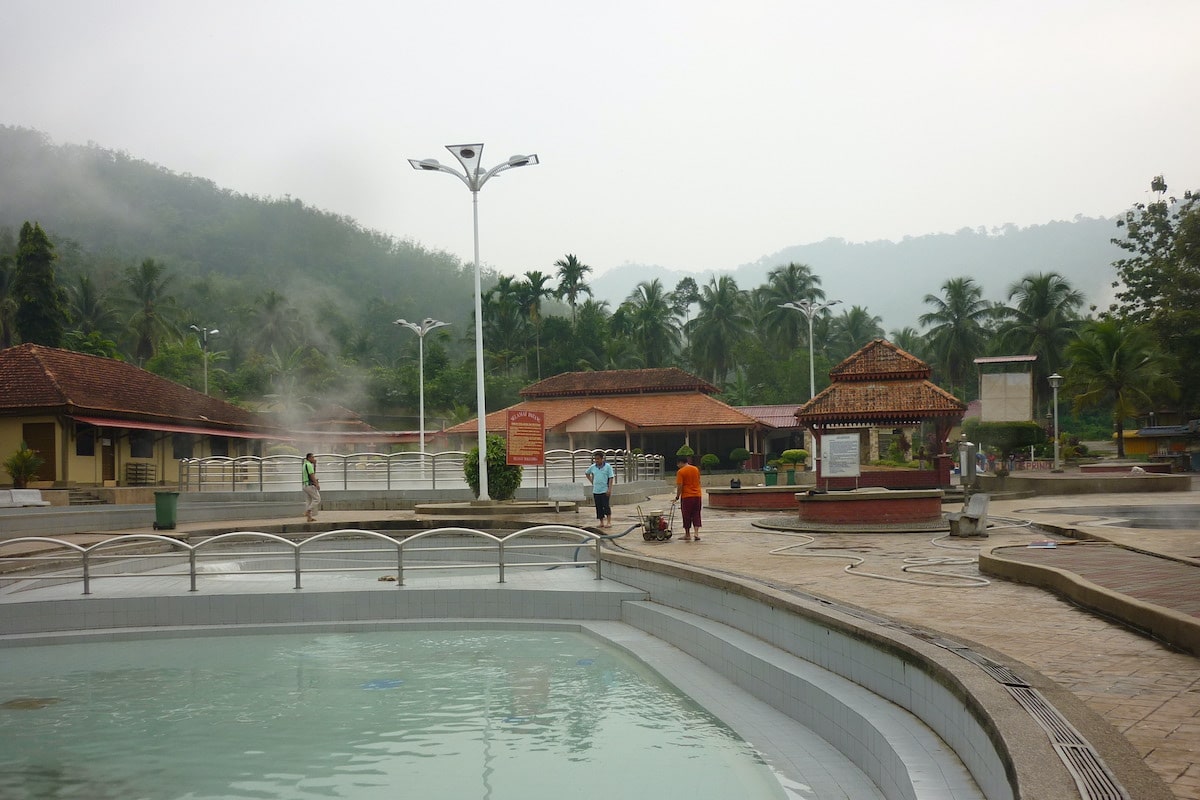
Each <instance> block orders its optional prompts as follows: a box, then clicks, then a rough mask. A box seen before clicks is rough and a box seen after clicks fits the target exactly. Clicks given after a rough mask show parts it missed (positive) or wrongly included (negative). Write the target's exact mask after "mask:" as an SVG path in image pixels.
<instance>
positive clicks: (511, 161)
mask: <svg viewBox="0 0 1200 800" xmlns="http://www.w3.org/2000/svg"><path fill="white" fill-rule="evenodd" d="M536 163H538V157H537V156H536V155H529V156H509V158H508V166H510V167H526V166H529V165H531V164H536Z"/></svg>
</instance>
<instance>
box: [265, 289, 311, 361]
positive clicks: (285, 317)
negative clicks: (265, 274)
mask: <svg viewBox="0 0 1200 800" xmlns="http://www.w3.org/2000/svg"><path fill="white" fill-rule="evenodd" d="M253 313H254V319H255V324H254V336H253V341H254V344H255V346H256V347H257V348H258V351H259V352H260V353H268V352H270V351H271V350H273V349H282V350H284V351H286V352H292V351H294V350H295V348H296V347H298V346H299V345H300V344H301V343H302V341H303V339H304V336H303V331H304V323H303V322H302V321H301V319H300V312H299V311H297V310H296V309H295V307H293V306H292V304H291V303H290V302H289V301H288V299H287V297H285V296H284V295H282V294H280V293H279V292H277V291H275V290H274V289H268V290H267V291H266V292H265V293H264V294H262V295H260V296H259V298H258V301H257V306H256V307H255V309H254V312H253Z"/></svg>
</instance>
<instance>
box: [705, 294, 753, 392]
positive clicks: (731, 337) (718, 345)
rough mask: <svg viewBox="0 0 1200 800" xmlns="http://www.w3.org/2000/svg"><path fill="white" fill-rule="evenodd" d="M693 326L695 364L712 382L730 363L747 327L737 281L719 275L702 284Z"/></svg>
mask: <svg viewBox="0 0 1200 800" xmlns="http://www.w3.org/2000/svg"><path fill="white" fill-rule="evenodd" d="M693 327H694V329H695V335H694V336H693V337H692V347H693V349H694V351H695V360H696V364H697V365H699V366H701V367H702V368H703V369H704V370H706V371H708V372H709V374H710V375H712V377H713V382H714V383H719V382H720V381H723V380H724V379H725V377H726V376H727V375H728V374H729V371H730V370H731V369H732V367H733V364H734V360H735V359H734V353H735V351H736V348H737V345H738V344H739V343H740V342H741V341H742V339H743V337H745V335H746V333H747V331H749V330H750V318H749V317H748V316H747V315H746V296H745V293H744V292H743V291H742V290H741V289H739V288H738V285H737V281H735V280H734V279H733V278H731V277H729V276H728V275H722V276H721V277H720V278H713V279H711V280H710V281H709V282H708V284H707V285H705V287H704V289H703V290H702V291H701V296H700V311H699V313H697V314H696V321H695V324H694V325H693Z"/></svg>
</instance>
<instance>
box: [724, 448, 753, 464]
mask: <svg viewBox="0 0 1200 800" xmlns="http://www.w3.org/2000/svg"><path fill="white" fill-rule="evenodd" d="M749 459H750V451H749V450H747V449H746V448H744V447H735V448H733V450H732V451H731V452H730V453H729V460H730V461H732V462H733V463H734V464H735V465H737V468H738V469H741V468H742V467H743V466H744V465H745V463H746V462H747V461H748V460H749Z"/></svg>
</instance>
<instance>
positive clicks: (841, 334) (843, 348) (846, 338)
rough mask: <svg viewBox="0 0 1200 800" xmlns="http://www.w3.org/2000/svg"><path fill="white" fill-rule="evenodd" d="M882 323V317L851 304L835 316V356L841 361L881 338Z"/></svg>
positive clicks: (833, 324)
mask: <svg viewBox="0 0 1200 800" xmlns="http://www.w3.org/2000/svg"><path fill="white" fill-rule="evenodd" d="M797 316H799V315H798V314H797ZM882 323H883V320H882V319H880V318H879V317H877V316H875V315H873V314H872V313H871V312H869V311H867V309H865V308H863V307H862V306H851V307H850V308H849V309H847V310H846V311H843V312H842V313H841V315H840V316H837V317H834V318H833V322H832V328H833V336H832V338H833V347H834V351H835V352H834V356H835V358H836V359H837V360H839V361H840V360H841V359H843V358H845V357H846V356H848V355H850V354H851V353H853V352H854V351H856V350H858V349H859V348H860V347H862V346H863V345H865V344H867V343H868V342H872V341H874V340H875V339H879V338H881V337H882V336H883V327H882Z"/></svg>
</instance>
